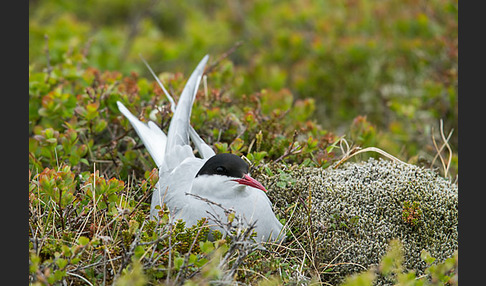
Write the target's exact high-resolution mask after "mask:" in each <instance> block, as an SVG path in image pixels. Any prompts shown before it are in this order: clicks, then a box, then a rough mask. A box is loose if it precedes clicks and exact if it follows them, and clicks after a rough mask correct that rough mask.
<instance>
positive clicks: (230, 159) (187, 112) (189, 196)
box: [117, 55, 284, 242]
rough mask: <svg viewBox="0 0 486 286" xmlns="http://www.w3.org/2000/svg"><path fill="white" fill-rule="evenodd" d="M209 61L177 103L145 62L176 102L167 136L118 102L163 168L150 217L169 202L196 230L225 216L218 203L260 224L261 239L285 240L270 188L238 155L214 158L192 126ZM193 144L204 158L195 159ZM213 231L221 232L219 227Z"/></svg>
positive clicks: (203, 62) (176, 215) (202, 64)
mask: <svg viewBox="0 0 486 286" xmlns="http://www.w3.org/2000/svg"><path fill="white" fill-rule="evenodd" d="M208 58H209V56H208V55H206V56H204V58H203V59H202V60H201V61H200V62H199V64H198V65H197V67H196V69H195V70H194V71H193V73H192V74H191V76H190V77H189V79H188V80H187V83H186V85H185V87H184V89H183V91H182V94H181V96H180V99H179V102H178V103H177V105H176V103H175V102H174V100H173V98H172V97H171V96H170V95H169V93H168V92H167V90H166V89H165V88H164V86H163V84H162V83H161V82H160V80H159V79H158V77H157V76H156V75H155V73H154V72H153V71H152V69H151V68H150V66H149V65H148V64H147V62H146V61H145V60H144V59H143V58H142V60H143V62H144V63H145V65H146V66H147V68H148V69H149V71H150V72H151V74H152V75H153V76H154V78H155V80H156V81H157V83H158V84H159V86H160V87H161V88H162V90H163V91H164V93H165V95H166V96H167V98H168V99H169V101H170V103H171V109H172V111H173V117H172V119H171V122H170V125H169V130H168V134H167V135H166V134H165V133H164V132H163V131H162V130H161V129H160V128H159V127H158V126H157V124H155V123H154V122H152V121H149V122H148V123H143V122H141V121H140V120H138V119H137V117H135V116H134V115H133V114H131V113H130V111H129V110H128V109H127V108H126V107H125V106H124V105H123V104H122V103H121V102H119V101H118V102H117V104H118V109H119V110H120V112H121V113H122V114H123V115H124V116H125V117H126V118H127V119H128V120H129V122H130V124H131V125H132V126H133V128H134V129H135V131H136V132H137V134H138V136H139V137H140V138H141V140H142V142H143V144H144V145H145V147H146V148H147V150H148V152H149V154H150V156H151V157H152V158H153V160H154V162H155V163H156V164H157V167H158V169H159V181H158V182H157V186H156V188H155V191H154V193H153V195H152V202H151V207H150V215H151V218H152V219H157V217H158V213H159V210H160V209H161V208H162V206H163V204H165V205H166V206H167V207H168V208H169V210H170V213H171V215H173V216H174V218H175V219H182V220H184V221H185V222H186V226H192V225H194V224H196V223H197V221H198V220H200V219H201V218H203V217H205V218H208V217H209V216H208V214H209V213H211V214H213V215H215V217H220V218H225V216H224V210H223V209H222V208H219V207H216V206H215V205H214V204H219V205H221V206H223V207H224V208H227V209H233V210H234V211H235V214H236V215H241V216H242V217H243V219H244V221H246V222H247V225H249V224H251V223H253V222H255V225H256V227H255V230H256V233H257V236H256V240H257V241H259V242H263V241H282V240H283V237H284V235H283V234H282V233H281V232H282V224H281V223H280V222H279V220H278V219H277V218H276V217H275V214H274V212H273V210H272V204H271V202H270V200H269V198H268V197H267V195H266V194H265V193H266V192H267V190H266V189H265V187H264V186H263V185H262V184H261V183H260V182H258V181H257V180H255V179H254V178H252V177H251V176H250V175H249V173H248V172H249V167H248V164H247V163H246V162H245V161H244V160H243V159H241V158H240V157H239V156H237V155H234V154H229V153H223V154H215V152H214V151H213V149H212V148H211V147H210V146H209V145H207V144H206V143H205V142H204V140H202V139H201V137H200V136H199V135H198V134H197V132H196V131H195V130H194V128H193V127H192V126H191V125H190V116H191V110H192V105H193V102H194V99H195V97H196V93H197V90H198V86H199V83H200V81H201V78H202V75H203V72H204V67H205V65H206V63H207V61H208ZM190 141H192V143H193V144H194V146H195V147H196V149H197V151H198V153H199V155H200V157H201V158H198V157H196V156H195V155H194V153H195V152H193V150H192V147H191V145H190ZM201 198H203V199H201ZM211 202H213V203H214V204H211ZM158 206H160V207H158ZM210 228H211V229H213V230H215V229H218V230H220V231H222V229H220V228H219V227H217V226H215V225H212V226H210Z"/></svg>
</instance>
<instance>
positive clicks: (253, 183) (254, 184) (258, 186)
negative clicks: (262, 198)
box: [233, 175, 267, 193]
mask: <svg viewBox="0 0 486 286" xmlns="http://www.w3.org/2000/svg"><path fill="white" fill-rule="evenodd" d="M233 181H235V182H237V183H239V184H242V185H246V186H250V187H253V188H256V189H260V190H262V191H264V192H265V193H266V192H267V189H265V187H264V186H263V185H262V184H261V183H260V182H258V181H257V180H255V179H253V178H252V177H250V175H245V176H243V178H241V179H234V180H233Z"/></svg>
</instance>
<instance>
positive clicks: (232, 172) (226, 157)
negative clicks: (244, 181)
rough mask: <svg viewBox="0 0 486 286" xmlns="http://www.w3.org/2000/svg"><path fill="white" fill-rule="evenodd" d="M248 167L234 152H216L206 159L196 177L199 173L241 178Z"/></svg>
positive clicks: (246, 172)
mask: <svg viewBox="0 0 486 286" xmlns="http://www.w3.org/2000/svg"><path fill="white" fill-rule="evenodd" d="M248 168H249V167H248V164H247V163H246V162H245V161H243V159H241V158H240V157H239V156H237V155H235V154H230V153H223V154H217V155H214V156H213V157H211V158H209V160H208V161H206V163H205V164H204V165H203V166H202V167H201V169H200V170H199V172H198V173H197V175H196V177H197V176H199V175H222V176H227V177H233V178H243V176H244V175H245V174H248Z"/></svg>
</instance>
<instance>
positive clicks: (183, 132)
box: [165, 55, 209, 168]
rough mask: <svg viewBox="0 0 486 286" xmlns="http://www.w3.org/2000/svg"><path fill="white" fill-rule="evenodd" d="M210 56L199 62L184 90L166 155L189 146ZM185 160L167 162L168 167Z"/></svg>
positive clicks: (168, 139) (175, 115) (171, 124)
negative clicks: (197, 98) (196, 102)
mask: <svg viewBox="0 0 486 286" xmlns="http://www.w3.org/2000/svg"><path fill="white" fill-rule="evenodd" d="M208 58H209V56H208V55H206V56H204V58H203V59H202V60H201V61H200V62H199V64H198V65H197V67H196V69H195V70H194V71H193V72H192V74H191V76H190V77H189V79H188V80H187V83H186V85H185V87H184V89H183V90H182V94H181V97H180V99H179V102H178V104H177V108H176V110H175V112H174V115H173V116H172V120H171V122H170V126H169V132H168V135H167V145H166V153H169V152H171V151H172V150H173V149H174V148H175V146H177V145H182V146H184V145H189V132H190V131H189V130H190V118H191V111H192V104H193V102H194V98H195V96H196V93H197V88H198V86H199V83H200V81H201V78H202V74H203V72H204V66H205V65H206V63H207V61H208ZM184 159H185V158H179V159H178V160H179V162H165V163H166V164H167V165H168V167H169V168H170V167H171V166H170V165H173V166H176V165H177V164H179V163H180V162H181V161H182V160H184Z"/></svg>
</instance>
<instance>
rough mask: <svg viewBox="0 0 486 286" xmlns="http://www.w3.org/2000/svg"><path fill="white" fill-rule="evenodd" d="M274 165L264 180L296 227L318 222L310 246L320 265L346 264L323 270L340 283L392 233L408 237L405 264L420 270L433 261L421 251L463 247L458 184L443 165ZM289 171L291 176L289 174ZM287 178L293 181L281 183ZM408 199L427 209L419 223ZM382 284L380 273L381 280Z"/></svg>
mask: <svg viewBox="0 0 486 286" xmlns="http://www.w3.org/2000/svg"><path fill="white" fill-rule="evenodd" d="M269 168H270V169H271V170H272V172H273V173H274V174H275V175H272V176H265V175H260V176H259V177H258V179H259V180H260V181H261V182H262V183H263V185H265V186H266V187H267V189H268V190H269V191H268V196H269V197H270V199H271V200H272V202H274V204H275V208H274V209H275V211H276V213H277V214H278V215H279V216H280V217H282V218H286V219H287V220H289V225H290V226H291V228H292V229H293V231H294V233H299V232H304V230H308V229H309V227H310V225H312V227H311V228H310V231H311V232H312V233H313V234H314V235H313V236H314V238H315V243H314V244H313V243H311V242H310V241H307V242H303V245H305V247H306V251H307V252H309V253H311V252H312V253H314V254H315V257H316V258H315V260H317V262H318V263H320V265H321V266H322V265H325V264H327V263H331V262H332V264H335V265H337V264H340V265H339V266H335V267H333V270H334V271H333V272H335V273H336V274H322V275H321V276H322V277H323V279H325V280H327V281H329V282H331V283H333V284H335V283H336V282H339V281H342V278H343V277H345V276H346V275H349V274H351V273H355V272H358V271H363V270H364V269H368V268H369V267H370V266H372V265H377V264H378V263H379V261H380V258H381V257H382V256H383V255H384V254H385V253H386V250H387V246H388V243H389V241H390V240H391V239H395V238H397V239H399V240H400V241H401V242H402V243H403V247H404V256H405V257H404V258H405V259H404V267H405V270H415V271H416V273H417V274H418V275H420V274H422V273H423V271H424V270H425V268H426V264H425V262H423V261H422V260H421V258H420V253H421V251H422V250H427V251H428V252H429V253H430V254H431V255H432V256H433V257H435V258H437V261H443V260H445V259H447V258H449V257H451V256H452V255H453V253H454V251H455V250H457V247H458V244H457V243H458V242H457V238H458V233H457V224H458V193H457V192H458V190H457V185H456V184H454V183H451V182H450V181H448V180H446V179H444V178H442V177H440V176H439V175H438V174H437V173H436V172H433V171H431V170H428V169H424V168H421V167H417V166H414V165H410V164H402V163H396V162H392V161H388V160H381V159H380V160H375V159H370V160H368V161H366V162H360V163H347V164H344V165H342V166H340V167H339V168H338V169H333V168H332V167H331V168H328V169H325V170H322V169H318V168H300V167H297V166H293V167H290V168H287V167H285V166H283V165H274V166H269ZM279 170H280V171H279ZM282 170H283V171H284V172H285V173H286V174H288V176H282V175H281V173H282ZM282 178H283V179H285V178H287V179H289V182H290V183H285V184H284V183H282V182H281V180H282ZM290 179H291V180H290ZM407 201H408V202H416V203H415V206H419V208H420V217H419V218H418V219H417V221H416V223H415V224H410V223H409V222H407V221H406V220H404V219H403V211H404V202H407ZM295 203H297V206H296V207H295V209H296V211H293V212H292V210H293V208H289V206H293V205H295ZM405 204H406V203H405ZM304 205H305V206H304ZM309 210H310V213H311V218H312V224H310V223H309V215H308V213H309ZM291 215H293V216H292V219H290V216H291ZM305 237H306V236H302V237H301V238H300V239H301V240H305ZM307 237H308V236H307ZM289 240H291V239H289ZM316 249H317V250H316ZM383 283H385V281H383V280H380V282H379V283H378V284H383Z"/></svg>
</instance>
